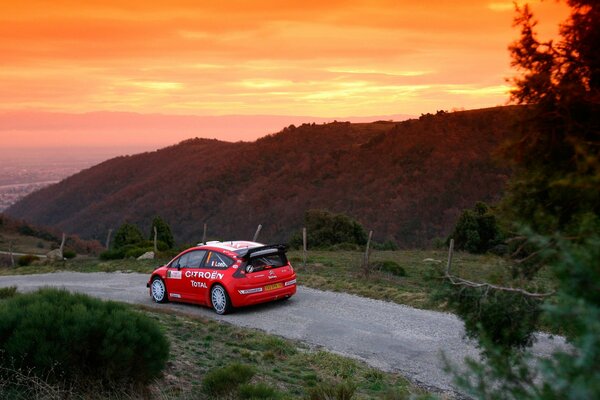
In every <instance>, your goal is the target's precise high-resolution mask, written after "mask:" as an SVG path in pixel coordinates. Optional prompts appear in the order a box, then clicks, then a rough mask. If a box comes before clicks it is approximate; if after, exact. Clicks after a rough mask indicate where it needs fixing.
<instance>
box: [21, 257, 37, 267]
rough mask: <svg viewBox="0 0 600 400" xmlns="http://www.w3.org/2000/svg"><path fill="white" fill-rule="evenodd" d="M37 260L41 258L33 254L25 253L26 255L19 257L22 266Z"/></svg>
mask: <svg viewBox="0 0 600 400" xmlns="http://www.w3.org/2000/svg"><path fill="white" fill-rule="evenodd" d="M37 260H39V258H38V257H37V256H34V255H33V254H25V255H24V256H21V257H19V259H18V260H17V264H18V265H19V266H20V267H26V266H28V265H31V264H32V263H33V262H34V261H37Z"/></svg>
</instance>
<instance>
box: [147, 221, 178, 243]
mask: <svg viewBox="0 0 600 400" xmlns="http://www.w3.org/2000/svg"><path fill="white" fill-rule="evenodd" d="M154 227H156V237H157V240H158V241H160V242H162V243H164V244H165V245H166V248H163V249H159V250H161V251H164V250H167V249H172V248H173V246H175V239H173V233H171V227H170V226H169V225H168V224H167V223H166V222H165V221H164V220H163V219H162V218H161V217H158V216H157V217H154V219H153V220H152V226H151V227H150V237H149V239H150V240H151V241H153V240H154Z"/></svg>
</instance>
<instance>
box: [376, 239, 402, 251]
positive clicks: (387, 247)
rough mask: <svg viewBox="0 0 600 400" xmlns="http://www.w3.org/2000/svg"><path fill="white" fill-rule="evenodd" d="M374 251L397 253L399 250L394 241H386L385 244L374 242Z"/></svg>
mask: <svg viewBox="0 0 600 400" xmlns="http://www.w3.org/2000/svg"><path fill="white" fill-rule="evenodd" d="M373 249H375V250H383V251H386V250H389V251H396V250H398V245H397V244H396V242H394V241H392V240H386V241H385V242H383V243H378V242H373Z"/></svg>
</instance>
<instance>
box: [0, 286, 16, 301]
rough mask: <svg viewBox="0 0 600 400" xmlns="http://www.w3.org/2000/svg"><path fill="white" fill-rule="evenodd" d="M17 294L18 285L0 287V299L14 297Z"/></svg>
mask: <svg viewBox="0 0 600 400" xmlns="http://www.w3.org/2000/svg"><path fill="white" fill-rule="evenodd" d="M15 294H17V287H16V286H9V287H3V288H0V299H8V298H9V297H13V296H14V295H15Z"/></svg>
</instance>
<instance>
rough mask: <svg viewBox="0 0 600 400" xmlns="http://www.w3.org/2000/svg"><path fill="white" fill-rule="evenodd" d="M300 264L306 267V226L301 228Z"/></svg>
mask: <svg viewBox="0 0 600 400" xmlns="http://www.w3.org/2000/svg"><path fill="white" fill-rule="evenodd" d="M302 266H303V267H304V268H306V228H302Z"/></svg>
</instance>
